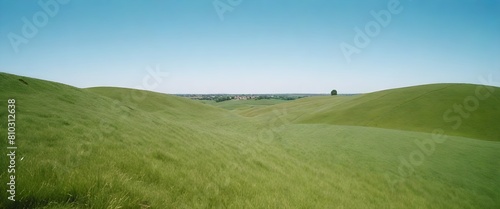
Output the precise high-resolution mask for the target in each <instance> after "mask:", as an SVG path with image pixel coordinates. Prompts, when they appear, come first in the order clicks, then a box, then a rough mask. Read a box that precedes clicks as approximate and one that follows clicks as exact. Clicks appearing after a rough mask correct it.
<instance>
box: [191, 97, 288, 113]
mask: <svg viewBox="0 0 500 209" xmlns="http://www.w3.org/2000/svg"><path fill="white" fill-rule="evenodd" d="M200 102H202V103H204V104H211V105H214V106H216V107H220V108H224V109H228V110H237V111H242V110H252V109H255V108H261V107H265V106H271V105H275V104H280V103H284V102H287V100H280V99H260V100H255V99H249V100H228V101H223V102H215V101H213V100H200Z"/></svg>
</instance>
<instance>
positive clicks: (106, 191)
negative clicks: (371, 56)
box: [0, 73, 500, 208]
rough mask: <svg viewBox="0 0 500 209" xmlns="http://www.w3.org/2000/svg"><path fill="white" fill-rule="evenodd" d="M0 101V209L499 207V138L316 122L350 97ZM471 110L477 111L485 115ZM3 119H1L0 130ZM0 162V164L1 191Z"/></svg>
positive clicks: (49, 90) (29, 92)
mask: <svg viewBox="0 0 500 209" xmlns="http://www.w3.org/2000/svg"><path fill="white" fill-rule="evenodd" d="M386 93H387V92H386ZM376 94H377V93H374V94H373V95H375V96H373V95H372V96H373V100H374V101H378V100H376V99H377V98H379V97H377V96H376ZM402 94H404V92H402ZM387 95H388V96H386V97H391V96H390V94H389V93H387ZM365 96H366V95H365ZM10 98H15V99H16V130H17V138H16V142H17V146H18V149H17V151H16V154H17V158H16V160H17V162H16V167H17V170H16V178H17V179H18V181H17V185H16V189H17V193H16V200H17V201H16V202H15V203H10V201H6V200H7V195H8V194H7V193H6V192H1V193H0V199H2V201H0V208H13V207H16V208H367V207H370V208H429V207H431V208H498V206H500V197H499V194H500V171H499V169H498V168H499V167H500V162H499V161H498V159H500V152H498V150H499V149H500V144H499V143H498V142H495V141H485V140H477V139H472V138H466V137H457V136H448V137H447V138H446V140H445V141H444V142H443V140H437V141H434V142H432V143H431V141H429V140H433V137H434V138H435V136H433V135H432V134H429V133H425V132H412V131H404V130H391V129H382V128H373V127H363V126H352V124H351V125H335V124H334V123H337V122H338V121H331V122H330V121H329V120H327V119H328V117H324V118H322V117H320V116H319V115H320V114H322V113H324V114H339V113H335V111H333V110H332V109H335V107H337V106H342V105H341V104H347V103H350V104H352V105H351V106H343V107H345V108H346V110H351V111H353V110H352V109H350V108H356V107H357V105H355V104H359V105H361V102H359V103H356V100H362V99H363V97H361V96H356V97H336V98H334V97H316V98H305V99H301V100H297V101H292V102H286V103H282V104H276V105H272V106H268V107H265V108H251V109H247V110H241V112H240V111H236V112H235V111H229V110H224V109H221V108H216V107H212V106H210V105H206V104H201V103H199V102H196V101H191V100H188V99H184V98H179V97H175V96H170V95H164V94H159V93H154V92H146V91H138V90H132V89H123V88H111V87H106V88H90V89H79V88H75V87H71V86H67V85H64V84H59V83H54V82H49V81H43V80H38V79H33V78H27V77H21V76H16V75H10V74H5V73H0V102H2V103H3V104H1V105H0V107H4V108H5V107H6V105H7V99H10ZM379 99H380V98H379ZM367 101H369V100H368V99H367ZM453 101H454V100H453ZM484 101H487V100H484ZM450 102H451V101H450ZM482 102H483V101H481V107H480V108H479V109H478V110H477V111H476V112H477V113H478V114H477V115H480V114H479V113H481V111H482V110H480V109H482V108H483V107H489V106H487V105H486V102H485V103H484V104H485V105H483V103H482ZM335 104H338V105H337V106H336V105H335ZM378 104H379V105H381V106H386V105H387V104H383V103H378ZM359 108H361V107H359ZM361 109H362V108H361ZM312 110H314V111H312ZM379 111H382V110H379ZM484 111H487V112H491V111H492V110H491V109H487V110H484ZM401 112H402V111H401ZM476 112H474V114H476ZM238 113H240V114H242V115H244V116H242V115H240V114H238ZM6 114H7V113H6V111H0V118H1V119H0V130H6V129H7V126H6V120H7V119H6V118H7V116H6ZM400 114H402V113H400ZM251 115H253V116H255V117H248V116H251ZM475 117H478V116H475ZM346 118H347V117H346ZM470 119H474V117H473V116H470ZM351 120H354V119H351ZM386 120H388V119H386ZM475 120H477V121H480V119H479V118H476V119H475ZM368 125H373V123H371V122H370V123H368ZM470 125H471V124H469V123H466V121H464V123H463V124H462V125H461V128H465V129H466V128H467V127H468V126H470ZM380 127H381V126H380ZM466 130H467V129H466ZM443 137H445V136H443ZM0 138H2V139H6V132H5V131H0ZM421 143H427V146H426V147H424V148H423V149H422V148H419V145H420V144H421ZM431 145H432V146H431ZM0 147H7V141H6V140H1V142H0ZM431 148H433V149H431ZM2 149H3V150H4V151H3V152H2V153H4V154H2V155H4V156H5V154H6V153H7V150H6V149H5V148H2ZM418 152H421V153H424V154H422V156H423V158H422V159H421V160H420V159H418V160H415V158H414V156H415V153H418ZM412 156H413V157H412ZM21 159H23V160H21ZM405 162H407V163H408V162H409V163H410V164H407V163H405ZM7 163H8V162H7V158H6V157H4V158H3V160H0V169H2V172H0V181H1V182H4V183H2V184H4V185H5V182H8V181H7V178H8V175H7V172H5V171H6V168H7ZM4 188H6V187H4Z"/></svg>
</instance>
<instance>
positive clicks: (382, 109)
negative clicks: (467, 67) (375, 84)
mask: <svg viewBox="0 0 500 209" xmlns="http://www.w3.org/2000/svg"><path fill="white" fill-rule="evenodd" d="M476 91H477V93H476ZM476 94H478V95H476ZM483 97H484V98H483ZM456 105H460V106H463V107H460V108H459V109H458V110H457V111H458V112H457V111H455V108H456V107H455V106H456ZM273 109H284V110H286V111H287V112H288V114H287V116H286V117H287V118H288V119H289V120H290V121H293V122H294V123H326V124H338V125H354V126H370V127H380V128H390V129H400V130H411V131H420V132H433V131H434V130H435V129H442V130H444V131H445V133H446V134H448V135H456V136H464V137H470V138H476V139H484V140H492V141H500V128H498V127H500V88H498V87H492V86H479V85H472V84H430V85H421V86H412V87H405V88H398V89H390V90H385V91H379V92H373V93H369V94H362V95H357V96H349V97H343V96H325V97H310V98H304V99H299V100H296V101H292V102H288V103H283V104H279V105H275V106H272V107H265V108H261V109H253V110H246V111H242V112H241V114H242V115H245V116H258V115H266V114H268V115H272V113H271V112H272V110H273ZM460 109H463V113H461V112H459V111H460ZM467 109H468V110H467ZM457 121H460V122H457Z"/></svg>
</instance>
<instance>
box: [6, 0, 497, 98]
mask: <svg viewBox="0 0 500 209" xmlns="http://www.w3.org/2000/svg"><path fill="white" fill-rule="evenodd" d="M217 1H219V3H218V5H227V7H226V8H231V11H226V12H224V13H223V14H222V16H223V20H222V19H221V18H220V17H219V15H218V13H217V10H216V8H215V7H214V2H215V1H213V0H196V1H195V0H190V1H187V0H166V1H160V0H151V1H132V0H130V1H123V0H121V1H120V0H107V1H96V0H85V1H84V0H71V1H70V0H64V1H63V0H60V2H59V1H56V0H40V1H13V0H0V46H1V47H0V71H2V72H8V73H13V74H18V75H23V76H30V77H36V78H41V79H45V80H51V81H56V82H61V83H65V84H69V85H73V86H77V87H93V86H119V87H131V88H144V89H148V90H153V91H158V92H164V93H328V92H330V90H331V89H337V90H338V91H339V93H364V92H372V91H377V90H382V89H388V88H395V87H402V86H410V85H419V84H428V83H443V82H446V83H452V82H453V83H480V80H479V79H478V78H479V77H481V76H483V77H487V76H489V75H493V77H494V78H500V75H498V74H500V1H498V0H496V1H478V0H456V1H455V0H453V1H452V0H446V1H445V0H443V1H431V0H428V1H416V0H413V1H410V0H400V1H395V0H377V1H347V0H345V1H334V0H309V1H305V0H304V1H299V0H241V3H240V4H237V5H236V4H235V5H234V6H232V5H231V3H232V2H238V1H237V0H232V1H231V0H217ZM398 3H399V5H398ZM40 4H46V5H50V6H49V7H48V8H49V10H44V9H43V7H42V6H40ZM55 5H57V6H55ZM394 5H397V7H396V6H394ZM56 8H57V10H56ZM389 8H396V9H397V10H398V11H400V12H398V13H397V14H396V13H391V10H390V9H389ZM371 11H374V12H375V13H380V14H381V13H384V12H383V11H387V12H389V14H390V15H391V18H390V20H389V21H387V22H388V24H386V26H385V27H384V26H382V25H381V22H377V20H376V18H375V17H374V16H373V15H372V14H371V13H370V12H371ZM49 13H51V14H49ZM44 17H46V18H45V19H44ZM381 17H382V20H384V19H383V17H386V16H381ZM23 18H25V20H27V21H28V22H30V23H28V24H33V25H34V26H35V27H36V28H37V30H38V32H37V33H36V34H35V35H33V34H29V33H27V35H28V36H25V34H23V27H26V26H25V25H26V24H27V23H25V22H23ZM33 18H35V20H33ZM385 20H388V19H387V18H386V19H385ZM34 21H38V23H37V24H38V26H40V27H38V26H37V25H36V24H35V22H34ZM44 21H45V22H44ZM373 23H375V25H376V24H378V26H379V28H378V29H377V28H376V26H374V25H373ZM370 24H371V25H372V26H373V27H371V28H370V27H368V30H372V33H371V34H372V35H373V36H371V37H370V36H369V35H367V33H368V32H367V31H366V27H365V26H366V25H370ZM355 28H359V29H360V30H361V31H362V33H365V35H366V36H368V38H369V41H368V42H367V44H366V45H365V46H364V47H357V45H356V44H355V42H354V39H355V38H356V36H357V33H356V32H355ZM13 34H14V35H13ZM30 35H32V37H29V36H30ZM358 35H359V34H358ZM12 37H18V38H19V37H21V39H22V40H24V41H25V42H23V43H21V42H19V40H21V39H15V40H16V41H18V42H16V44H14V45H15V47H13V44H12V43H13V41H12V40H13V38H12ZM342 43H345V44H348V45H350V46H353V47H356V48H358V49H359V53H353V54H351V55H350V56H349V58H350V61H348V60H347V59H346V56H345V53H343V51H342V49H341V47H340V46H341V44H342ZM15 48H17V52H16V50H15ZM157 66H158V68H157ZM151 68H152V69H156V70H157V71H160V72H162V75H166V74H167V73H168V76H163V77H162V78H161V79H157V80H154V79H151V78H152V76H150V75H151V73H150V72H151V71H155V70H151ZM148 69H150V70H149V71H148ZM144 80H147V82H148V85H144ZM151 84H154V85H151Z"/></svg>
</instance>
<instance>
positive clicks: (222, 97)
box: [176, 94, 327, 102]
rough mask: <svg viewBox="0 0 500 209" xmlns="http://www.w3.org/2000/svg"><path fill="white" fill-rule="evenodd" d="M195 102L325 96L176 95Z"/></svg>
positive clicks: (293, 98)
mask: <svg viewBox="0 0 500 209" xmlns="http://www.w3.org/2000/svg"><path fill="white" fill-rule="evenodd" d="M176 95H177V96H181V97H186V98H190V99H196V100H214V101H216V102H223V101H228V100H260V99H280V100H295V99H299V98H304V97H309V96H325V95H327V94H176Z"/></svg>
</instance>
